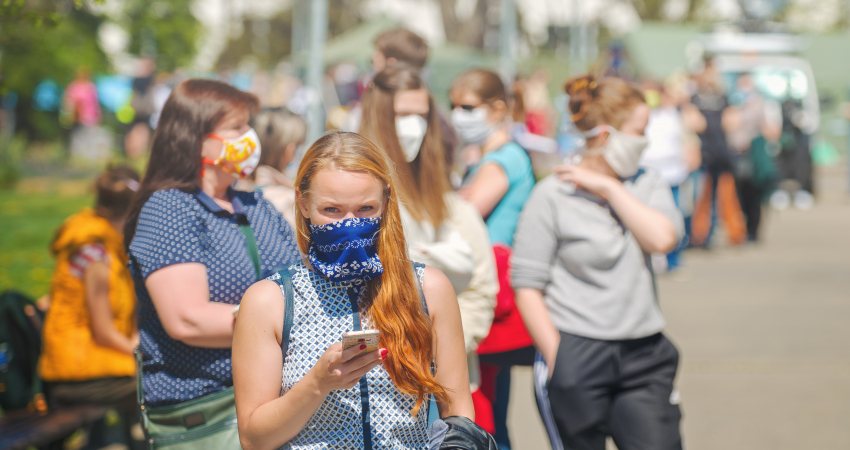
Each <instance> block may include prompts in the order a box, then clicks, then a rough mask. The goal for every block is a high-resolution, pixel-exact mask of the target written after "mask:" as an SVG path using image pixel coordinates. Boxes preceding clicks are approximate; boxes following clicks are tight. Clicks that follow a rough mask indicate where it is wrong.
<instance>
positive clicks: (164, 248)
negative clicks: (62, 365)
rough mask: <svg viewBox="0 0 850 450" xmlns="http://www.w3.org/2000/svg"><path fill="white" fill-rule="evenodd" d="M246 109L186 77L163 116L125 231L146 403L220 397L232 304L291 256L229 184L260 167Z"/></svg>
mask: <svg viewBox="0 0 850 450" xmlns="http://www.w3.org/2000/svg"><path fill="white" fill-rule="evenodd" d="M257 108H258V100H257V98H256V97H255V96H253V95H251V94H248V93H245V92H242V91H239V90H238V89H235V88H233V87H232V86H229V85H227V84H225V83H221V82H218V81H213V80H201V79H190V80H186V81H184V82H182V83H180V84H179V85H177V87H176V88H175V89H174V91H173V92H172V94H171V96H170V97H169V98H168V101H167V102H166V104H165V107H164V108H163V110H162V115H161V119H160V121H159V126H158V128H157V131H156V135H155V136H154V141H153V147H152V150H151V158H150V163H149V165H148V169H147V173H146V175H145V178H144V180H143V181H142V183H141V187H140V189H139V193H138V195H137V197H136V199H135V203H134V205H133V208H132V210H131V214H130V218H129V219H128V225H127V230H126V233H125V236H126V242H127V243H128V246H129V254H130V269H131V272H132V273H133V278H134V281H135V284H136V295H137V297H138V304H139V310H138V314H139V333H140V337H141V343H140V350H141V355H142V367H141V376H142V391H143V393H144V403H145V404H146V405H147V406H162V405H174V404H178V403H182V402H186V401H189V400H194V399H197V398H200V397H203V396H206V395H209V394H214V393H219V392H221V391H223V390H226V389H231V387H232V385H233V382H232V377H231V363H230V343H231V337H232V334H233V318H234V315H235V308H236V305H238V304H239V302H240V299H241V298H242V294H243V293H244V292H245V290H246V289H247V288H248V287H249V286H250V285H251V284H252V283H254V282H255V281H257V280H258V279H261V278H262V277H265V276H268V275H269V274H271V273H274V272H275V271H276V270H278V269H279V268H281V267H285V266H288V265H289V264H291V263H293V262H295V261H298V260H299V259H300V257H299V253H298V249H297V247H296V245H295V241H294V237H293V233H292V230H291V228H290V226H289V225H288V224H287V222H286V221H285V220H284V218H283V216H282V215H280V214H279V213H278V212H277V211H276V210H275V209H274V207H273V206H272V205H271V204H270V203H269V202H268V201H266V200H264V199H263V196H262V194H261V193H260V192H240V191H237V190H235V189H234V188H233V187H232V185H233V183H234V181H235V180H236V177H237V175H238V176H246V175H248V174H250V172H251V171H252V170H253V168H255V167H256V163H257V161H259V151H260V148H259V140H258V139H256V133H254V131H253V129H251V128H250V127H249V125H248V121H249V119H250V116H251V114H252V113H254V112H255V111H256V110H257ZM249 231H250V232H249ZM252 247H254V248H255V249H256V251H251V250H250V249H251V248H252ZM254 256H257V257H254Z"/></svg>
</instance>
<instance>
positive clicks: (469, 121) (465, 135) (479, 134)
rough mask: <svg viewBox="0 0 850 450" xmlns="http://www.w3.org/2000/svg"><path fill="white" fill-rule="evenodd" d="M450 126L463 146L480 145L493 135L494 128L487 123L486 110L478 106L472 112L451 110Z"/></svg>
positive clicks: (458, 108) (457, 109)
mask: <svg viewBox="0 0 850 450" xmlns="http://www.w3.org/2000/svg"><path fill="white" fill-rule="evenodd" d="M451 120H452V126H454V128H455V131H457V134H458V136H459V137H460V140H462V141H463V142H464V143H465V144H481V143H483V142H484V141H485V140H487V138H488V137H490V135H491V134H492V133H493V130H494V129H495V127H494V126H493V125H492V124H490V122H488V121H487V108H486V107H484V106H479V107H477V108H475V109H473V110H472V111H467V110H465V109H463V108H460V107H457V108H455V109H453V110H452V116H451Z"/></svg>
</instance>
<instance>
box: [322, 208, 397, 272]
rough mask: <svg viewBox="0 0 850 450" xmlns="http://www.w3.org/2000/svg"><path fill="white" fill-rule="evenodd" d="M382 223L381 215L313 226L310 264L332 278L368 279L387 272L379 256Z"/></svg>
mask: <svg viewBox="0 0 850 450" xmlns="http://www.w3.org/2000/svg"><path fill="white" fill-rule="evenodd" d="M380 226H381V218H380V217H370V218H359V217H353V218H350V219H343V220H340V221H339V222H333V223H329V224H327V225H310V251H309V252H308V255H307V257H308V258H309V259H310V264H312V265H313V268H314V269H315V270H317V271H318V272H319V273H320V274H322V275H323V276H324V277H325V278H327V279H329V280H331V281H355V280H360V281H369V280H371V279H372V278H375V277H377V276H380V275H381V274H382V273H384V266H383V265H382V264H381V260H380V259H378V246H377V241H378V230H379V229H380Z"/></svg>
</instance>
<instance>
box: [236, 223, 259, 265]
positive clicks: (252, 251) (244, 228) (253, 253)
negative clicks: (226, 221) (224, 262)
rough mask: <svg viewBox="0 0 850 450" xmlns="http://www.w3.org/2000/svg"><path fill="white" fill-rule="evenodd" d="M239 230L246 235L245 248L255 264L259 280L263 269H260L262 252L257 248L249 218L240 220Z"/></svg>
mask: <svg viewBox="0 0 850 450" xmlns="http://www.w3.org/2000/svg"><path fill="white" fill-rule="evenodd" d="M242 217H244V216H242ZM239 231H241V232H242V235H243V236H245V250H247V251H248V256H249V257H250V258H251V264H252V265H253V266H254V274H255V275H256V276H257V279H258V280H259V279H260V277H261V275H262V270H261V269H260V252H259V251H258V250H257V238H256V237H255V236H254V230H252V229H251V224H249V223H248V219H247V218H245V219H244V220H239Z"/></svg>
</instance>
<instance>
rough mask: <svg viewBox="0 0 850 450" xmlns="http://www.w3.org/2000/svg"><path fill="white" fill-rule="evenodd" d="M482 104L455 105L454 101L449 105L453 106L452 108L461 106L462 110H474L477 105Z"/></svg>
mask: <svg viewBox="0 0 850 450" xmlns="http://www.w3.org/2000/svg"><path fill="white" fill-rule="evenodd" d="M482 104H483V103H482ZM482 104H479V105H455V104H454V103H450V104H449V106H451V107H452V109H455V108H460V109H462V110H464V111H472V110H474V109H475V108H477V107H479V106H481V105H482Z"/></svg>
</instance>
